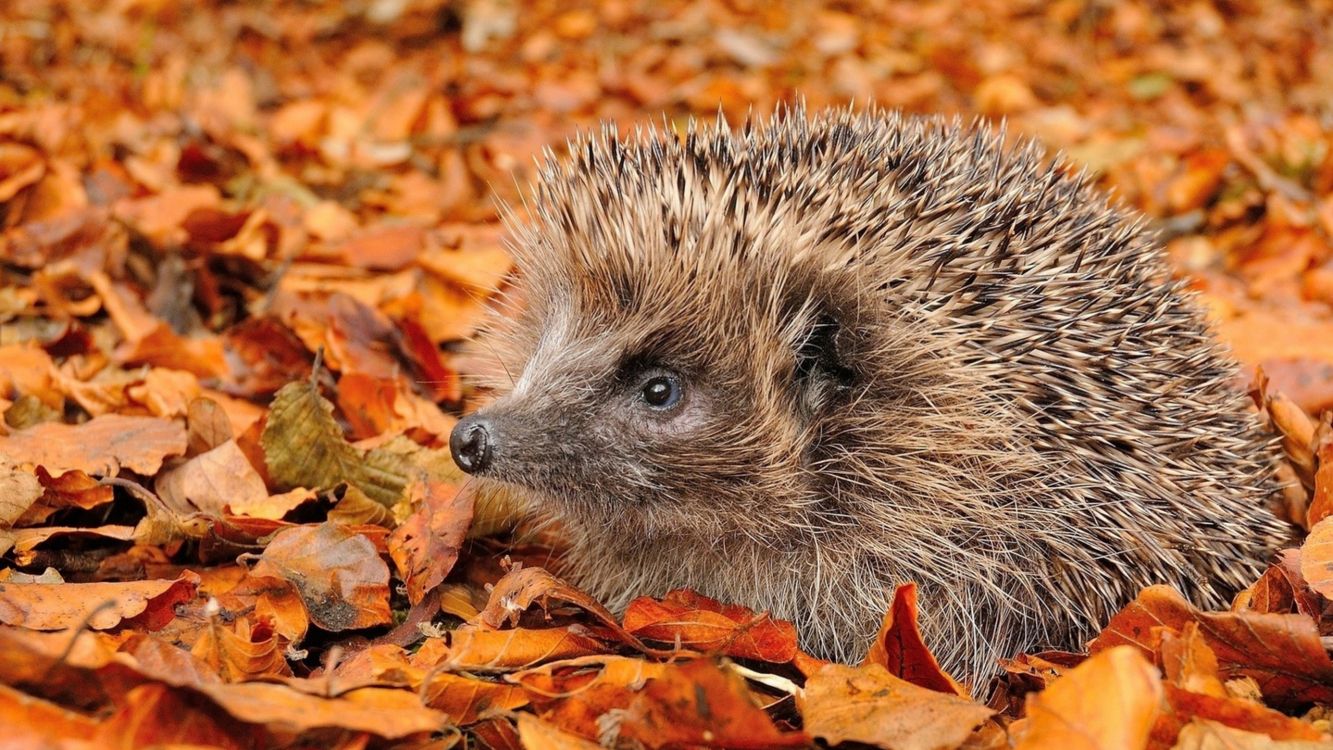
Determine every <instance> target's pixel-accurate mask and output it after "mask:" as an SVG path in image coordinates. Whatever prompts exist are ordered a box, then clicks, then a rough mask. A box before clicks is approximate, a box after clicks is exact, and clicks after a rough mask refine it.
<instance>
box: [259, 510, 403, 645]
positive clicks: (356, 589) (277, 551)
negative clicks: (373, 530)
mask: <svg viewBox="0 0 1333 750" xmlns="http://www.w3.org/2000/svg"><path fill="white" fill-rule="evenodd" d="M252 573H253V574H254V575H255V576H272V577H275V578H285V579H286V580H288V581H290V582H291V583H292V584H293V585H294V586H296V590H297V591H298V592H300V595H301V600H302V601H304V602H305V605H306V609H307V610H309V612H310V620H311V621H312V622H314V623H315V624H316V625H318V626H319V627H321V628H323V629H324V630H328V631H332V632H338V631H342V630H359V629H361V628H369V627H374V626H376V625H384V624H386V623H388V622H390V620H391V616H390V613H389V566H387V565H385V564H384V561H383V560H381V559H380V556H379V553H378V552H377V551H376V549H375V544H374V543H373V542H371V541H370V540H369V539H367V538H366V537H364V536H362V535H360V534H357V533H354V532H352V531H349V530H348V529H347V528H346V527H345V526H342V525H341V524H336V523H322V524H320V525H318V526H295V527H292V528H287V529H283V530H282V531H279V532H278V533H277V534H275V535H274V537H273V540H272V541H271V542H269V544H268V546H267V547H266V548H265V549H264V554H263V555H262V556H261V557H260V559H259V562H258V563H257V564H256V565H255V567H254V570H253V571H252Z"/></svg>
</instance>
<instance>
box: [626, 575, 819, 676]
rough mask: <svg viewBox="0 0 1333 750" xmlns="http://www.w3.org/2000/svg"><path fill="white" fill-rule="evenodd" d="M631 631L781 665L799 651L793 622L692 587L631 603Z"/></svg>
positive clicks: (628, 617) (628, 623) (628, 622)
mask: <svg viewBox="0 0 1333 750" xmlns="http://www.w3.org/2000/svg"><path fill="white" fill-rule="evenodd" d="M625 630H627V631H629V632H630V633H633V634H634V635H637V636H639V637H640V638H646V639H648V640H654V641H662V642H664V643H668V644H673V643H680V644H681V645H682V646H685V647H686V648H691V649H694V650H696V651H705V652H713V651H720V652H721V653H725V654H727V655H728V656H736V657H740V658H743V659H757V660H759V661H767V662H773V663H775V664H785V663H787V662H789V661H791V660H792V659H793V658H795V656H796V653H797V648H796V628H794V627H792V624H791V623H789V622H786V621H784V620H775V619H773V618H772V617H770V616H769V615H768V614H767V613H765V614H759V615H756V614H755V612H754V610H751V609H747V608H745V607H742V606H739V605H735V604H728V605H723V604H721V603H720V602H718V601H717V600H715V599H710V598H708V597H706V596H704V595H702V594H699V593H696V592H694V591H690V590H688V589H678V590H676V591H672V592H670V593H668V594H667V595H666V596H665V597H663V598H662V599H661V601H658V600H656V599H653V598H651V597H646V596H645V597H640V598H638V599H635V600H634V601H632V602H630V604H629V607H628V608H627V609H626V610H625Z"/></svg>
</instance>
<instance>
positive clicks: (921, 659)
mask: <svg viewBox="0 0 1333 750" xmlns="http://www.w3.org/2000/svg"><path fill="white" fill-rule="evenodd" d="M861 663H862V664H879V665H880V666H882V667H884V668H885V669H888V670H889V674H892V675H894V676H897V677H901V678H903V679H904V680H907V681H908V682H910V683H912V684H913V685H920V686H921V687H924V688H929V689H931V690H938V691H939V692H941V693H952V694H954V695H959V696H962V697H964V698H967V697H969V695H968V692H967V689H966V688H964V687H963V686H962V685H959V684H958V683H957V682H955V681H954V679H953V678H952V677H950V676H949V675H948V674H947V673H945V671H944V669H943V668H941V667H940V663H939V662H938V661H936V660H935V655H934V654H932V653H930V649H929V648H927V647H926V642H925V640H924V639H923V638H922V637H921V628H920V627H919V626H918V625H917V607H916V584H915V583H904V584H902V585H900V586H899V587H898V588H897V589H896V590H895V591H894V592H893V604H891V605H890V606H889V611H888V612H886V613H885V614H884V622H883V623H882V624H881V625H880V626H879V634H878V635H876V636H875V640H874V642H872V643H871V644H870V650H869V651H868V652H867V653H866V658H865V659H864V660H863V661H862V662H861Z"/></svg>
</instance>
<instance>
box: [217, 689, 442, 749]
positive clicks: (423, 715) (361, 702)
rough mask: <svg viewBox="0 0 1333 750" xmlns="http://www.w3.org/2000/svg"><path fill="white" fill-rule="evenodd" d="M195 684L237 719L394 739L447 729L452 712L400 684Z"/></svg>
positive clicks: (293, 728)
mask: <svg viewBox="0 0 1333 750" xmlns="http://www.w3.org/2000/svg"><path fill="white" fill-rule="evenodd" d="M195 689H196V690H198V691H199V692H201V693H203V694H205V695H207V696H208V697H209V698H211V699H212V700H213V701H214V702H216V703H217V704H218V706H220V707H221V708H222V709H223V710H224V711H226V712H227V713H229V714H231V715H232V717H233V718H235V719H238V720H240V721H244V722H249V723H252V724H265V725H272V726H274V727H276V728H280V729H282V730H283V731H289V732H308V731H312V730H315V729H321V728H325V727H338V728H342V729H349V730H353V731H358V732H369V733H371V734H374V735H376V736H379V737H387V738H389V739H394V738H398V737H405V736H407V735H410V734H416V733H418V732H431V731H437V730H443V729H444V728H445V727H446V726H448V724H449V717H447V716H445V715H444V714H442V713H440V712H439V711H436V710H434V709H430V708H427V707H425V706H423V705H421V700H420V698H418V697H417V695H416V694H415V693H410V692H408V691H406V690H400V689H397V688H378V687H365V688H358V689H355V690H351V691H348V692H346V693H344V694H342V695H339V696H337V697H324V696H321V695H313V694H310V693H307V692H301V691H298V690H293V689H292V688H291V687H289V686H287V685H283V684H272V683H266V682H242V683H237V684H218V685H201V686H199V687H197V688H195Z"/></svg>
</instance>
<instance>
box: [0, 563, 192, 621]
mask: <svg viewBox="0 0 1333 750" xmlns="http://www.w3.org/2000/svg"><path fill="white" fill-rule="evenodd" d="M198 585H199V576H197V575H195V574H194V573H191V572H189V571H186V572H184V573H182V574H181V577H180V578H177V579H176V580H174V581H135V582H132V583H60V584H46V583H0V622H3V623H5V624H6V625H21V626H23V627H25V628H30V629H32V630H66V629H68V628H77V627H83V626H85V623H86V626H87V627H89V628H92V629H93V630H106V629H108V628H114V627H116V626H117V625H120V624H121V623H122V622H125V621H129V620H133V624H134V625H136V626H137V627H142V628H144V629H147V630H159V629H161V628H162V627H163V626H165V625H166V624H167V623H168V622H170V621H171V619H172V618H173V617H175V612H174V608H175V606H176V605H177V604H179V603H181V602H186V601H189V600H190V599H193V598H194V593H195V589H196V587H197V586H198Z"/></svg>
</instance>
